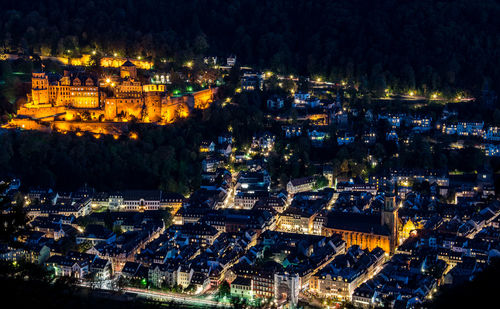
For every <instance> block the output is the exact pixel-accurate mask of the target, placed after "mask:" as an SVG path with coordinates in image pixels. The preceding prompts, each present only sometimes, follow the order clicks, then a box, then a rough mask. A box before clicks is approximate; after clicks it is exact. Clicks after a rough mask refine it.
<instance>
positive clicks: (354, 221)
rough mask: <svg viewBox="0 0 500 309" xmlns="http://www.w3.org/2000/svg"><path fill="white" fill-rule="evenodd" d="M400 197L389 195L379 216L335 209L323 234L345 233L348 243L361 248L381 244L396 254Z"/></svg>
mask: <svg viewBox="0 0 500 309" xmlns="http://www.w3.org/2000/svg"><path fill="white" fill-rule="evenodd" d="M395 204H396V197H395V196H394V195H392V194H387V195H386V196H385V199H384V206H383V209H382V210H381V213H380V215H379V216H377V215H365V214H358V213H340V212H332V213H330V214H329V215H328V218H327V223H326V224H325V226H324V227H323V235H326V236H328V235H333V234H341V235H342V239H343V240H344V241H345V242H346V246H347V247H350V246H354V245H358V246H359V247H360V248H361V249H368V250H373V249H375V248H377V247H380V248H382V250H384V251H385V252H389V253H391V254H393V253H394V252H395V249H396V246H397V245H398V240H399V237H398V210H397V207H396V205H395Z"/></svg>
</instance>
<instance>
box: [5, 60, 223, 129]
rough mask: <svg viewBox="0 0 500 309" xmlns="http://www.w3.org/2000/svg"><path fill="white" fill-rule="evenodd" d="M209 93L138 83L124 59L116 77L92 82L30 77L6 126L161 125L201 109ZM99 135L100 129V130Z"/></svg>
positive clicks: (74, 76) (81, 77)
mask: <svg viewBox="0 0 500 309" xmlns="http://www.w3.org/2000/svg"><path fill="white" fill-rule="evenodd" d="M215 91H216V88H215V89H213V88H209V89H205V90H201V91H198V92H195V93H190V94H187V95H184V96H177V97H174V96H170V95H168V94H167V92H166V86H165V85H163V84H148V83H143V82H141V81H140V80H139V78H138V76H137V67H136V65H135V64H134V63H132V62H131V61H128V60H127V61H125V62H124V63H123V64H122V65H121V66H120V75H119V77H118V76H111V77H105V76H104V77H100V78H98V77H96V76H92V75H91V74H85V73H82V72H77V73H70V72H69V71H64V75H63V76H62V77H60V76H58V75H55V74H47V73H44V72H41V73H33V74H32V83H31V93H29V94H28V95H27V103H26V104H25V105H23V106H21V107H20V108H19V110H18V112H17V117H16V118H15V119H13V121H11V124H10V125H11V126H12V127H23V128H26V129H38V126H39V125H40V122H41V121H43V122H49V123H50V122H52V123H53V124H58V126H59V127H61V126H60V124H61V122H62V123H63V124H64V125H63V126H62V127H65V128H68V127H69V126H68V125H67V123H64V122H71V124H73V126H72V127H74V125H76V124H78V123H82V122H85V123H87V125H86V127H88V123H94V126H97V127H101V128H102V127H103V126H104V124H105V123H125V122H129V121H137V122H144V123H158V124H167V123H171V122H173V121H175V120H176V119H179V118H184V117H187V116H188V115H189V113H190V111H191V110H192V109H193V108H197V109H205V108H207V107H208V106H209V105H210V103H211V102H212V101H213V99H214V94H215ZM99 123H101V124H103V125H99ZM30 124H31V125H30ZM26 126H28V127H26ZM58 126H55V127H54V129H56V130H57V129H58ZM84 131H85V130H84ZM99 133H106V130H102V129H101V130H99Z"/></svg>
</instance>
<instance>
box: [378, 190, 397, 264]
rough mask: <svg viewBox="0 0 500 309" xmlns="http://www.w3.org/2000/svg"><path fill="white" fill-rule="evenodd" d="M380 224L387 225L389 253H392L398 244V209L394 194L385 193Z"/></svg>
mask: <svg viewBox="0 0 500 309" xmlns="http://www.w3.org/2000/svg"><path fill="white" fill-rule="evenodd" d="M381 224H382V225H383V226H384V225H385V226H387V228H388V229H389V233H390V253H391V254H394V251H395V250H396V247H397V245H398V209H397V207H396V196H395V195H394V194H393V193H386V194H385V198H384V207H383V208H382V211H381Z"/></svg>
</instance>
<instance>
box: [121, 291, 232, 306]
mask: <svg viewBox="0 0 500 309" xmlns="http://www.w3.org/2000/svg"><path fill="white" fill-rule="evenodd" d="M123 291H124V292H127V293H129V294H133V295H137V296H139V297H145V298H148V299H153V300H159V301H174V302H179V303H186V304H195V305H204V306H215V307H224V308H230V307H231V304H224V303H219V302H217V301H214V300H210V299H204V298H196V297H193V296H188V295H179V294H175V293H167V292H156V291H150V290H142V289H135V288H124V289H123Z"/></svg>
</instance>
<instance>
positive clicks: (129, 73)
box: [120, 60, 137, 79]
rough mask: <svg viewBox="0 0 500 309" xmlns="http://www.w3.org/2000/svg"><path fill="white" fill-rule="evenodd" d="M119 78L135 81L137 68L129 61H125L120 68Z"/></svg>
mask: <svg viewBox="0 0 500 309" xmlns="http://www.w3.org/2000/svg"><path fill="white" fill-rule="evenodd" d="M120 77H121V78H123V79H125V78H132V79H137V67H136V66H135V64H133V63H132V62H130V60H127V61H125V62H124V63H123V64H122V65H121V66H120Z"/></svg>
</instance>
